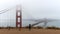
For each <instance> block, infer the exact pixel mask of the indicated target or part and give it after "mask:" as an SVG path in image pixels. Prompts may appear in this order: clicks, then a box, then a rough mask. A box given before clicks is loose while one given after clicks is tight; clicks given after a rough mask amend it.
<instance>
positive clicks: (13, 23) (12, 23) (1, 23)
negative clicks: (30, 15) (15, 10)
mask: <svg viewBox="0 0 60 34" xmlns="http://www.w3.org/2000/svg"><path fill="white" fill-rule="evenodd" d="M34 23H37V22H36V21H32V20H23V21H22V26H23V27H25V26H28V25H29V24H34ZM43 25H44V22H42V23H40V24H37V25H35V26H43ZM8 26H10V27H16V20H15V19H8V20H7V19H5V20H0V27H8ZM47 26H55V27H60V21H52V22H48V23H47V25H46V27H47Z"/></svg>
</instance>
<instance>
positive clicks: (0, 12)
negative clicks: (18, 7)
mask: <svg viewBox="0 0 60 34" xmlns="http://www.w3.org/2000/svg"><path fill="white" fill-rule="evenodd" d="M14 8H15V7H13V8H10V9H4V10H1V11H0V14H3V13H6V12H7V11H9V10H12V9H14ZM2 11H3V12H2Z"/></svg>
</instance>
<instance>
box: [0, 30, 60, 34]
mask: <svg viewBox="0 0 60 34" xmlns="http://www.w3.org/2000/svg"><path fill="white" fill-rule="evenodd" d="M0 34H60V30H53V29H32V30H31V31H29V30H28V29H22V30H21V31H19V30H18V29H10V30H8V29H0Z"/></svg>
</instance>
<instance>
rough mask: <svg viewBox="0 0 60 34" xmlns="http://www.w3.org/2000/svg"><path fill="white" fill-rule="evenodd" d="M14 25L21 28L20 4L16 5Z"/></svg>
mask: <svg viewBox="0 0 60 34" xmlns="http://www.w3.org/2000/svg"><path fill="white" fill-rule="evenodd" d="M16 27H18V28H20V29H21V28H22V11H21V6H20V5H19V6H17V9H16Z"/></svg>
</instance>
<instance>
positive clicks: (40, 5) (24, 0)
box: [0, 0, 60, 19]
mask: <svg viewBox="0 0 60 34" xmlns="http://www.w3.org/2000/svg"><path fill="white" fill-rule="evenodd" d="M19 4H21V5H22V11H23V13H24V14H26V13H28V14H30V17H31V16H32V17H33V18H36V19H37V18H38V19H40V18H54V19H60V0H0V10H2V9H5V8H10V7H13V6H16V5H19ZM28 16H29V15H28ZM28 16H27V17H28ZM24 17H26V16H25V15H24Z"/></svg>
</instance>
